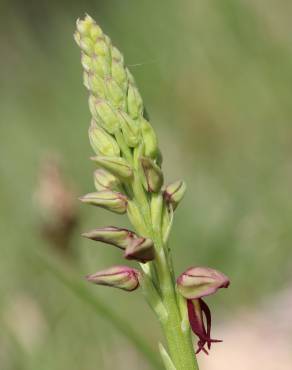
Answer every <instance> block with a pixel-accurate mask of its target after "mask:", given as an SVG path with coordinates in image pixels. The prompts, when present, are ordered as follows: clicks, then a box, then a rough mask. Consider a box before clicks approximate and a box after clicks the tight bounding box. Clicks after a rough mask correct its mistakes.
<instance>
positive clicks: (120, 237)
mask: <svg viewBox="0 0 292 370" xmlns="http://www.w3.org/2000/svg"><path fill="white" fill-rule="evenodd" d="M132 235H133V233H132V232H131V231H130V230H127V229H121V228H119V227H114V226H108V227H104V228H100V229H95V230H92V231H89V232H86V233H83V234H82V236H84V237H85V238H88V239H91V240H95V241H99V242H103V243H106V244H111V245H114V246H116V247H118V248H120V249H124V250H125V249H126V248H127V247H128V246H129V244H130V243H131V241H132V239H133V236H132Z"/></svg>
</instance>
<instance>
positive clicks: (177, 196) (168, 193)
mask: <svg viewBox="0 0 292 370" xmlns="http://www.w3.org/2000/svg"><path fill="white" fill-rule="evenodd" d="M185 192H186V184H185V182H184V181H182V180H178V181H175V182H173V183H171V184H168V185H167V186H166V188H165V190H164V192H163V195H164V198H165V200H166V202H167V203H168V204H171V205H172V207H173V209H176V207H177V206H178V205H179V203H180V201H181V200H182V199H183V197H184V195H185Z"/></svg>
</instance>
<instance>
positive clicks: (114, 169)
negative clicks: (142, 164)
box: [91, 157, 133, 180]
mask: <svg viewBox="0 0 292 370" xmlns="http://www.w3.org/2000/svg"><path fill="white" fill-rule="evenodd" d="M91 159H92V160H93V161H94V162H96V163H97V164H98V165H99V166H100V167H102V168H104V169H105V170H107V171H109V172H110V173H112V174H113V175H115V176H117V177H118V178H121V179H122V180H129V179H130V178H132V176H133V171H132V168H131V166H130V165H129V163H128V162H127V161H126V160H125V159H124V158H121V157H92V158H91Z"/></svg>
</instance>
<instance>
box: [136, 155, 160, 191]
mask: <svg viewBox="0 0 292 370" xmlns="http://www.w3.org/2000/svg"><path fill="white" fill-rule="evenodd" d="M140 160H141V165H142V169H143V171H144V175H145V179H146V186H145V187H146V190H147V191H150V192H155V193H156V192H158V191H159V190H160V189H161V186H162V184H163V173H162V171H161V168H160V167H159V166H157V164H156V163H154V162H153V161H152V160H151V159H150V158H147V157H142V158H141V159H140Z"/></svg>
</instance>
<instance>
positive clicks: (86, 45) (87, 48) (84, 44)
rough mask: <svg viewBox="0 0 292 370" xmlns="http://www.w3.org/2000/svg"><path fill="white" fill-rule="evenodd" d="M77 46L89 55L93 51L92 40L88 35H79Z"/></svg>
mask: <svg viewBox="0 0 292 370" xmlns="http://www.w3.org/2000/svg"><path fill="white" fill-rule="evenodd" d="M79 46H80V49H81V50H82V51H83V52H84V53H85V54H87V55H89V56H91V55H92V54H93V53H94V42H93V41H92V40H91V39H90V38H89V37H81V39H80V41H79Z"/></svg>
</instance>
